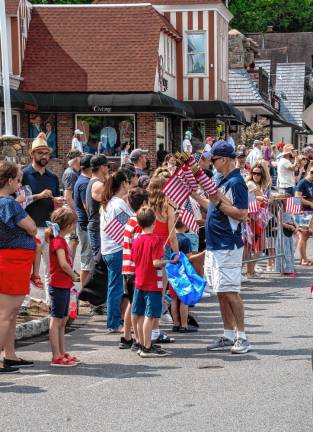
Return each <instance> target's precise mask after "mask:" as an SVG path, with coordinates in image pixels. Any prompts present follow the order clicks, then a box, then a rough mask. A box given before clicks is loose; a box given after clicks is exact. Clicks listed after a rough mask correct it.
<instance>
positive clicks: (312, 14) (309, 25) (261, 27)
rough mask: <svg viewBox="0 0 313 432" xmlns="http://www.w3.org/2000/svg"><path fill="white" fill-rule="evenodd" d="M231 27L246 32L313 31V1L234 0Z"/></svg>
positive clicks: (231, 9)
mask: <svg viewBox="0 0 313 432" xmlns="http://www.w3.org/2000/svg"><path fill="white" fill-rule="evenodd" d="M229 9H230V11H231V12H232V14H233V15H234V19H233V20H232V21H231V27H232V28H236V29H238V30H239V31H241V32H243V33H249V32H263V31H265V30H266V29H267V26H273V29H274V30H275V31H279V32H298V31H313V0H253V1H251V0H231V2H230V5H229Z"/></svg>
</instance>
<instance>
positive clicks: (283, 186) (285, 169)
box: [277, 144, 297, 196]
mask: <svg viewBox="0 0 313 432" xmlns="http://www.w3.org/2000/svg"><path fill="white" fill-rule="evenodd" d="M294 159H295V153H294V147H293V145H292V144H286V145H285V146H284V149H283V152H282V155H281V158H280V159H279V161H278V164H277V184H278V191H279V193H285V194H288V195H290V196H294V188H295V184H296V181H295V169H296V167H297V160H295V161H294Z"/></svg>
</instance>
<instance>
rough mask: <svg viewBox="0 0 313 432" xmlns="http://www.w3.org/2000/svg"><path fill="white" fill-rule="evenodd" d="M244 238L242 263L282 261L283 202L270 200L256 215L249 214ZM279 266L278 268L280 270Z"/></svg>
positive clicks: (280, 266)
mask: <svg viewBox="0 0 313 432" xmlns="http://www.w3.org/2000/svg"><path fill="white" fill-rule="evenodd" d="M244 238H245V246H244V256H243V263H252V262H257V261H263V260H269V261H271V260H277V259H278V260H283V259H284V242H283V202H282V201H281V200H276V199H275V200H270V201H269V203H268V205H266V206H264V207H261V208H259V210H258V212H257V213H253V214H249V221H248V222H247V223H246V225H245V235H244ZM281 264H282V262H280V265H279V266H278V267H279V268H282V265H281ZM276 267H277V266H276Z"/></svg>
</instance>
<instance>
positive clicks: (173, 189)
mask: <svg viewBox="0 0 313 432" xmlns="http://www.w3.org/2000/svg"><path fill="white" fill-rule="evenodd" d="M178 172H179V170H178V171H175V172H174V174H173V175H172V176H171V177H170V178H169V179H168V180H167V182H166V183H165V185H164V186H163V187H162V191H163V192H164V193H165V195H166V196H168V197H169V198H170V199H171V200H172V201H173V202H174V203H175V204H177V205H178V206H179V207H181V206H182V205H183V203H184V202H185V201H186V199H187V198H188V197H189V195H190V193H191V188H190V187H189V186H188V184H187V182H186V180H185V179H182V178H180V177H179V176H178Z"/></svg>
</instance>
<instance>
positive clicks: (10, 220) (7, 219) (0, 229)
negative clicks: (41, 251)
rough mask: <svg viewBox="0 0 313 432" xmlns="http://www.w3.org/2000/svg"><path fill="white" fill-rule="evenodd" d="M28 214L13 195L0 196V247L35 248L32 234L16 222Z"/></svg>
mask: <svg viewBox="0 0 313 432" xmlns="http://www.w3.org/2000/svg"><path fill="white" fill-rule="evenodd" d="M27 216H28V214H27V213H26V211H25V210H24V209H23V208H22V207H21V205H20V204H18V203H17V202H16V201H15V199H14V198H13V197H0V249H31V250H33V249H35V248H36V243H35V240H34V239H33V237H32V236H30V235H29V234H27V232H26V231H25V230H23V229H22V228H20V227H19V226H18V225H17V224H18V223H19V222H20V221H21V220H23V219H25V218H26V217H27Z"/></svg>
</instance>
